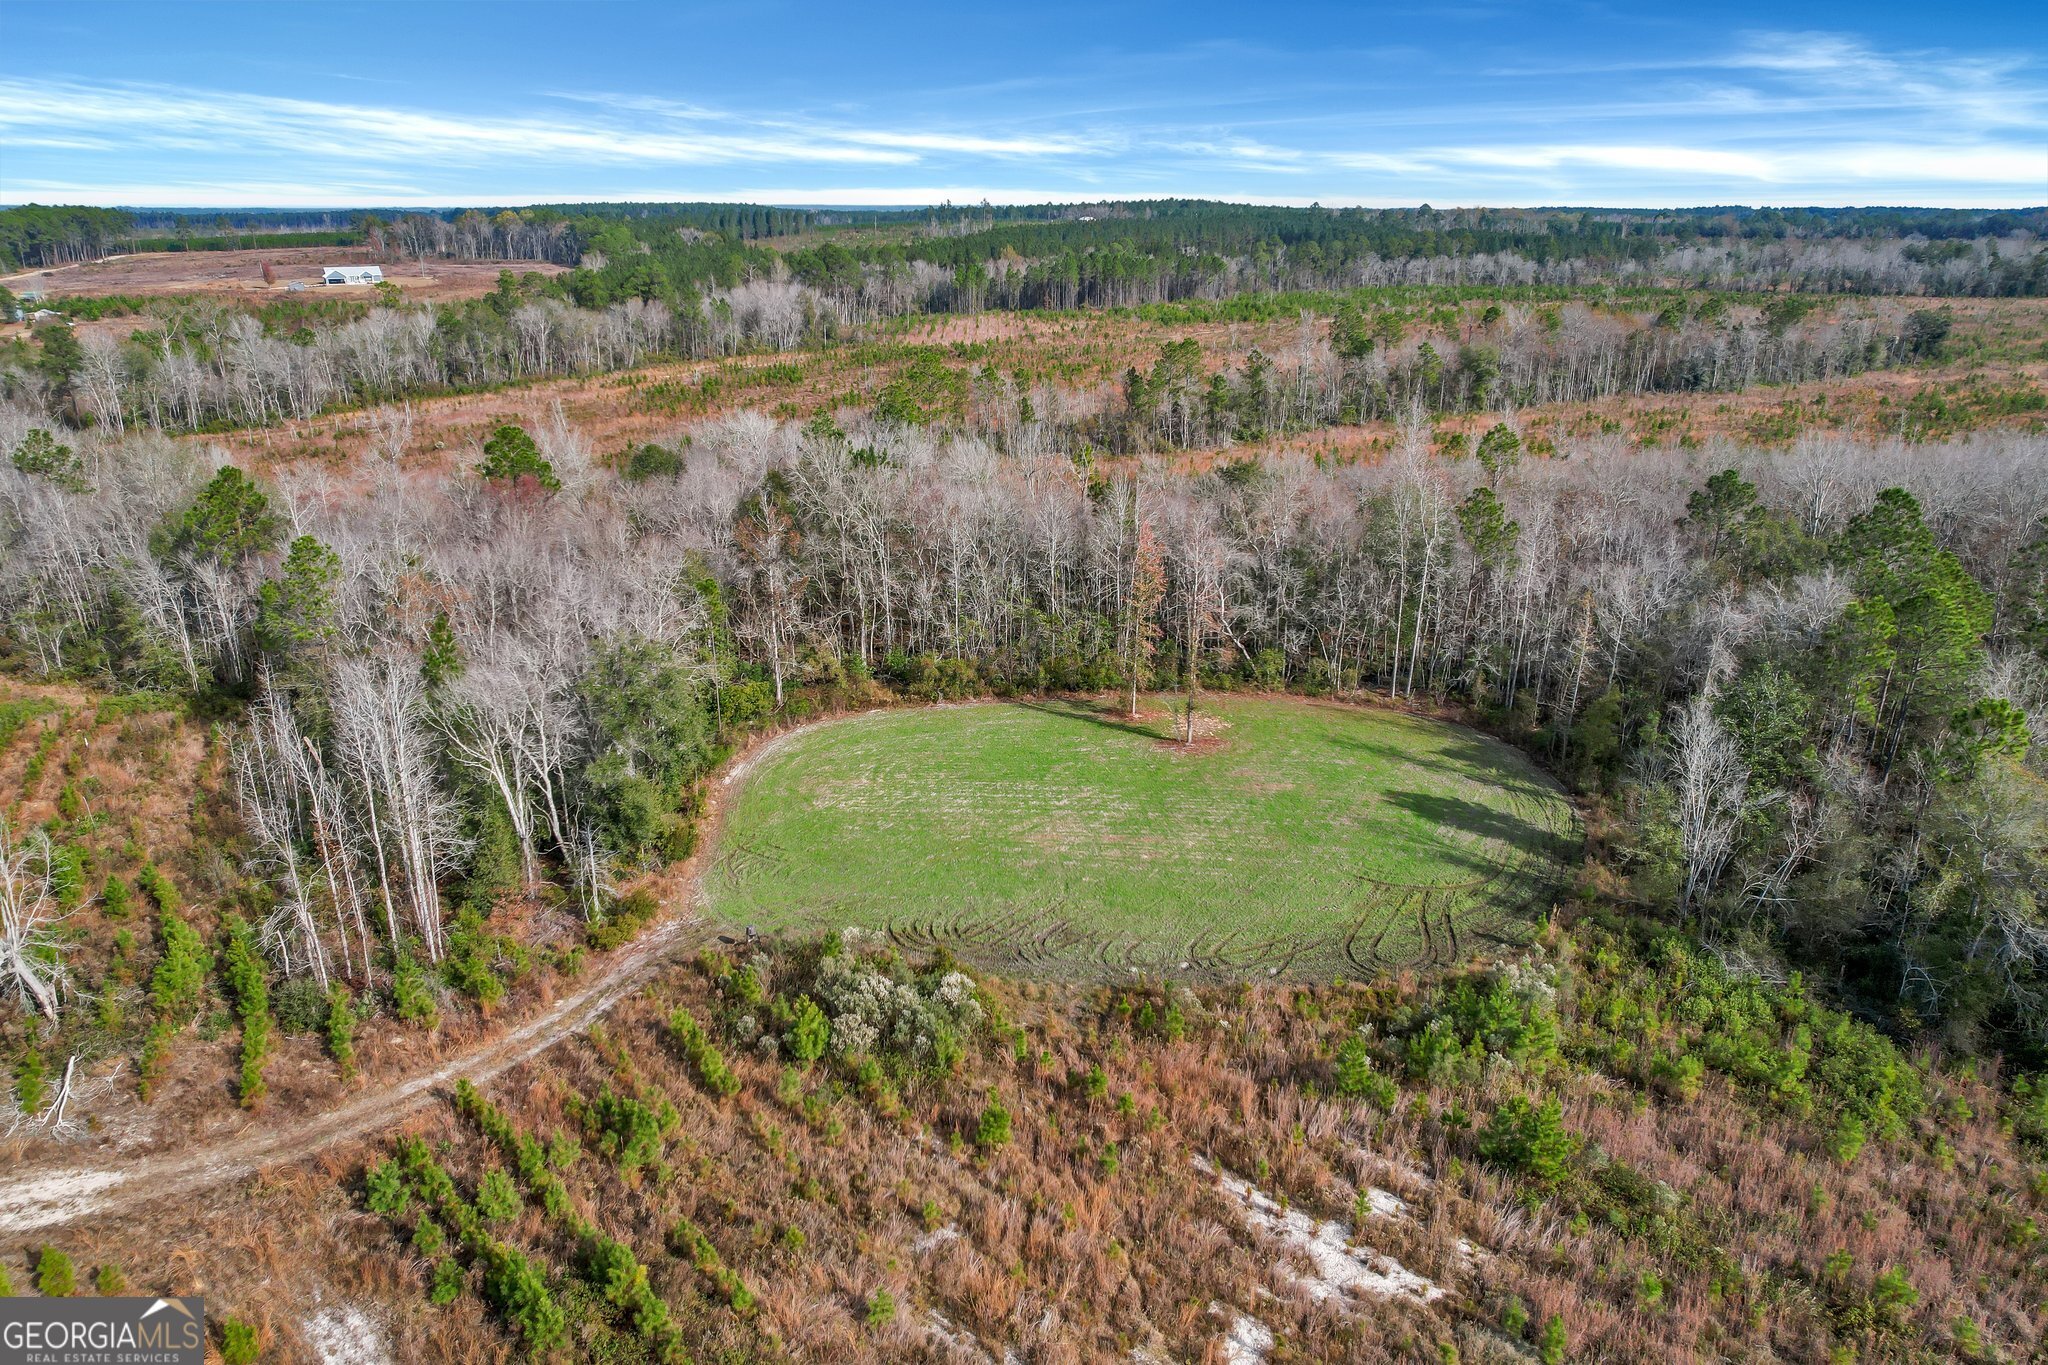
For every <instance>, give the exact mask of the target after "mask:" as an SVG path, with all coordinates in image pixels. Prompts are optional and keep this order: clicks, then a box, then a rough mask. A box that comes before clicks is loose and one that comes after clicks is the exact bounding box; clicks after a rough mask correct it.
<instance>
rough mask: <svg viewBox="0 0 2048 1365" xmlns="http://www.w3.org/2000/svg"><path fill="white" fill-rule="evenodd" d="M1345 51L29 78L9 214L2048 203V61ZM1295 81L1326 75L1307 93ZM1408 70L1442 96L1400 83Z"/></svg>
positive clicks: (4, 168)
mask: <svg viewBox="0 0 2048 1365" xmlns="http://www.w3.org/2000/svg"><path fill="white" fill-rule="evenodd" d="M1352 55H1354V56H1355V55H1356V54H1352ZM1338 56H1339V54H1335V53H1318V52H1299V53H1283V52H1277V51H1270V50H1265V49H1250V48H1242V47H1232V46H1228V45H1225V46H1223V47H1216V46H1213V45H1211V46H1203V45H1195V46H1194V47H1190V48H1185V49H1176V50H1174V51H1172V52H1169V53H1166V54H1143V53H1132V54H1105V53H1094V54H1092V55H1088V56H1086V57H1085V58H1077V59H1076V63H1075V64H1072V65H1070V67H1068V68H1058V69H1055V70H1053V71H1052V72H1050V73H1049V74H1048V75H1046V76H1044V77H1038V76H1034V77H1032V78H1030V79H1029V80H1022V81H1011V82H998V83H996V84H994V85H989V86H983V87H972V88H970V89H971V95H972V97H971V98H963V99H954V100H949V101H940V102H933V101H932V100H931V99H930V95H931V92H922V93H919V92H899V95H891V94H890V93H889V92H862V93H863V99H862V100H861V102H859V103H853V102H848V101H847V100H845V99H842V98H840V97H842V96H845V95H846V94H847V93H848V92H846V91H836V92H835V91H831V90H825V91H819V92H817V96H816V99H815V101H814V102H813V103H811V104H810V105H809V106H807V107H805V106H800V105H797V104H795V103H789V102H785V103H783V104H781V105H778V106H777V107H776V108H775V109H774V111H773V112H761V111H759V110H746V109H739V108H720V107H716V106H715V105H714V104H713V103H711V102H703V101H697V100H693V99H690V98H687V97H680V98H679V97H675V96H671V95H668V94H648V93H640V92H632V91H621V92H610V91H602V90H596V91H592V90H563V89H553V90H543V91H540V92H537V93H534V94H531V95H519V94H517V93H516V92H507V93H505V94H504V95H503V96H502V97H501V99H500V102H499V103H498V104H497V105H496V106H495V111H494V112H475V111H464V110H457V109H454V108H450V107H439V108H436V107H421V105H420V103H419V102H418V101H417V100H415V101H413V102H411V103H406V102H400V101H395V100H394V101H390V102H381V101H380V99H373V98H369V97H366V98H364V99H360V100H358V99H355V98H353V96H354V94H355V92H353V91H350V92H347V94H348V96H349V98H332V99H317V98H292V97H286V96H278V95H259V94H251V93H247V92H241V91H233V90H210V89H198V88H194V87H192V86H189V85H175V84H168V83H157V84H148V83H137V82H89V81H84V80H79V79H75V78H57V77H41V76H24V75H15V76H9V77H5V78H0V200H17V201H18V200H22V199H31V198H34V199H41V200H45V201H49V200H65V201H69V202H100V203H127V204H146V203H181V204H222V205H227V204H248V205H254V204H264V205H276V206H279V207H287V206H298V205H318V206H330V207H331V206H345V205H347V204H350V203H357V204H362V203H376V204H380V205H390V206H394V207H403V206H410V205H437V206H439V205H458V204H465V203H516V202H540V201H565V200H578V199H596V198H604V199H643V200H661V199H697V198H713V199H718V198H741V199H751V200H755V201H765V202H775V203H809V204H913V203H930V202H937V201H939V200H942V199H951V200H952V201H953V202H955V203H974V202H979V201H980V200H981V199H983V198H986V199H988V200H990V201H991V202H995V203H1035V202H1050V201H1075V200H1088V199H1093V198H1098V197H1132V196H1143V195H1145V194H1148V193H1149V194H1155V195H1161V196H1169V195H1202V196H1206V197H1214V198H1225V199H1231V198H1237V199H1246V200H1254V201H1259V202H1268V203H1278V202H1304V203H1306V202H1310V201H1319V202H1322V203H1324V204H1328V205H1336V204H1390V203H1415V202H1418V201H1420V200H1422V199H1424V198H1427V199H1429V200H1430V201H1431V202H1435V203H1557V202H1578V203H1594V202H1600V203H1612V204H1617V205H1624V204H1644V205H1654V204H1672V203H1702V202H1726V201H1729V200H1741V201H1744V202H1759V203H1763V202H1768V203H1816V204H1817V203H1857V202H1861V203H1870V202H1886V203H1938V202H1968V203H1973V204H1981V205H1986V206H1992V205H2000V204H2027V203H2042V202H2048V83H2044V81H2043V78H2042V74H2041V69H2042V66H2043V63H2042V61H2041V60H2040V59H2039V58H2038V56H2036V55H2034V54H2029V53H2024V52H2013V51H2006V52H1996V51H1994V52H1988V53H1975V54H1959V53H1955V52H1944V51H1906V50H1890V51H1888V50H1881V49H1879V48H1877V47H1874V46H1872V45H1871V44H1869V43H1868V42H1866V41H1864V40H1862V39H1860V38H1858V37H1855V36H1852V35H1844V34H1834V33H1812V32H1784V33H1750V34H1743V35H1737V36H1735V37H1733V38H1731V39H1729V40H1726V41H1725V42H1724V43H1721V44H1718V45H1714V46H1703V47H1702V48H1701V49H1700V50H1699V51H1697V52H1680V53H1678V54H1676V55H1672V56H1665V57H1659V58H1657V59H1654V60H1645V61H1621V62H1614V63H1610V64H1606V65H1597V64H1595V65H1588V66H1586V67H1584V68H1582V69H1580V70H1578V71H1576V72H1574V71H1568V70H1563V69H1561V68H1558V67H1543V68H1537V67H1531V68H1529V69H1527V70H1494V71H1489V72H1482V73H1481V74H1480V75H1479V77H1478V78H1476V79H1463V77H1465V76H1466V75H1468V74H1469V73H1466V72H1460V73H1458V74H1459V76H1460V77H1461V79H1459V80H1456V81H1433V79H1432V77H1431V76H1430V73H1429V72H1428V70H1426V69H1425V68H1426V54H1424V53H1421V52H1416V53H1394V54H1388V53H1376V54H1370V55H1369V59H1368V58H1364V57H1361V58H1360V59H1359V62H1358V63H1357V64H1355V69H1358V70H1363V71H1365V72H1366V73H1367V75H1366V76H1364V77H1360V78H1359V80H1358V81H1356V82H1351V83H1347V81H1349V77H1348V76H1342V75H1340V74H1339V73H1343V72H1348V71H1350V70H1352V69H1354V67H1347V66H1346V65H1345V63H1344V62H1342V61H1340V60H1338ZM1289 62H1293V63H1295V64H1296V70H1297V72H1298V73H1299V74H1302V75H1304V76H1306V77H1309V78H1310V79H1306V80H1303V81H1299V82H1295V83H1293V84H1292V85H1290V84H1289V76H1290V71H1289V70H1288V63H1289ZM1205 63H1206V64H1207V65H1204V64H1205ZM1248 69H1249V74H1247V71H1248ZM1384 71H1396V72H1397V76H1396V79H1397V80H1400V81H1406V82H1407V84H1406V85H1403V86H1400V88H1401V89H1412V90H1416V91H1420V92H1422V93H1419V94H1415V95H1414V96H1413V97H1407V96H1399V95H1389V94H1388V93H1387V91H1386V90H1383V89H1377V88H1375V87H1373V86H1372V83H1371V81H1372V78H1373V77H1374V74H1375V73H1379V72H1384ZM1147 72H1149V73H1151V75H1152V76H1156V77H1158V80H1157V81H1154V83H1153V84H1152V85H1151V86H1147V85H1145V84H1144V83H1143V81H1141V80H1140V79H1139V77H1140V75H1142V74H1143V73H1147ZM1112 75H1121V76H1123V77H1125V79H1121V80H1118V79H1110V78H1109V77H1110V76H1112ZM1161 82H1163V84H1162V83H1161ZM1311 86H1313V88H1314V91H1315V94H1314V98H1312V99H1311V98H1303V97H1302V96H1303V93H1304V92H1305V91H1307V90H1309V89H1310V88H1311ZM1027 91H1028V92H1029V93H1030V98H1028V99H1022V100H1019V101H1017V102H1016V107H1015V109H1014V110H1013V111H1010V112H1006V111H1005V110H1003V109H1002V108H1001V107H1000V105H1001V103H1002V100H1001V98H1000V97H1001V96H1002V95H1004V94H1010V93H1015V94H1023V93H1026V92H1027ZM1290 91H1291V95H1290V94H1289V93H1288V92H1290ZM514 100H517V101H518V102H517V103H513V102H512V101H514ZM913 109H914V110H918V111H920V112H918V113H916V114H913V113H911V112H909V111H910V110H913ZM934 109H935V110H936V111H937V112H935V113H934V112H925V111H929V110H934ZM508 111H510V112H508Z"/></svg>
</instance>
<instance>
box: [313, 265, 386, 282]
mask: <svg viewBox="0 0 2048 1365" xmlns="http://www.w3.org/2000/svg"><path fill="white" fill-rule="evenodd" d="M383 282H384V267H382V266H380V265H330V266H328V267H326V268H325V269H323V270H322V271H321V272H320V283H322V284H382V283H383Z"/></svg>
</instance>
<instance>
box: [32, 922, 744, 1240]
mask: <svg viewBox="0 0 2048 1365" xmlns="http://www.w3.org/2000/svg"><path fill="white" fill-rule="evenodd" d="M710 936H711V931H710V929H709V928H708V927H707V926H706V925H705V923H704V921H702V920H701V919H698V918H696V917H695V916H694V915H691V914H687V913H686V914H683V915H681V916H679V917H678V918H674V919H669V920H664V921H663V922H662V923H660V924H659V925H657V926H655V928H654V929H652V930H651V931H649V932H648V934H647V935H646V937H644V938H642V939H640V940H639V941H638V942H636V943H633V944H632V945H630V946H628V947H626V948H624V949H622V950H620V951H619V952H617V953H614V954H612V955H611V956H610V958H609V959H607V960H605V962H604V966H603V970H602V971H601V972H598V973H597V974H596V975H595V976H594V978H593V979H592V980H591V981H590V982H589V983H588V984H586V985H584V986H583V988H582V989H580V990H578V991H575V992H573V993H571V994H569V995H565V996H563V997H562V998H561V999H560V1000H557V1001H556V1002H555V1003H554V1004H553V1005H552V1006H550V1007H549V1008H548V1009H547V1010H546V1011H545V1012H544V1013H542V1014H539V1015H536V1016H535V1017H534V1018H532V1019H529V1020H527V1021H526V1022H525V1023H523V1024H520V1025H519V1026H517V1027H516V1028H514V1029H512V1030H511V1031H510V1032H508V1033H506V1034H504V1035H503V1036H502V1037H498V1038H494V1039H492V1040H491V1041H489V1042H487V1043H485V1044H483V1045H481V1046H479V1047H476V1048H472V1049H471V1050H469V1051H468V1052H465V1053H463V1054H461V1055H460V1056H456V1057H452V1058H450V1059H448V1060H447V1061H446V1062H444V1063H442V1064H441V1065H440V1066H438V1067H436V1068H434V1069H433V1070H432V1071H429V1072H424V1073H422V1074H420V1075H417V1076H411V1077H408V1078H406V1079H405V1080H403V1081H401V1082H399V1083H397V1084H395V1085H392V1086H388V1087H386V1088H383V1089H380V1090H374V1091H371V1092H369V1093H367V1094H364V1095H361V1096H359V1097H357V1098H356V1099H353V1100H351V1101H349V1102H348V1103H347V1104H344V1105H342V1106H340V1107H339V1108H336V1109H330V1110H328V1111H327V1112H325V1113H322V1114H318V1115H315V1116H314V1117H312V1118H311V1119H308V1120H307V1121H305V1122H304V1123H301V1124H297V1125H294V1126H292V1127H288V1128H266V1127H258V1128H253V1129H251V1130H250V1131H248V1132H246V1133H242V1134H238V1135H237V1136H235V1137H233V1138H231V1139H229V1140H228V1141H225V1142H220V1143H214V1144H210V1145H207V1146H205V1147H202V1148H199V1149H197V1150H193V1151H189V1152H186V1153H183V1154H176V1153H171V1154H162V1153H159V1154H154V1155H150V1156H146V1157H136V1158H131V1159H128V1160H124V1161H113V1162H108V1163H105V1164H102V1165H83V1166H69V1167H59V1168H55V1169H46V1170H37V1171H32V1172H29V1173H27V1174H24V1175H20V1176H14V1177H10V1178H5V1179H0V1235H4V1234H8V1233H22V1232H31V1231H34V1230H36V1229H38V1228H49V1227H61V1226H64V1225H66V1224H71V1223H78V1222H81V1221H83V1220H85V1219H88V1218H103V1217H107V1216H110V1215H113V1214H117V1213H125V1212H127V1211H129V1210H131V1209H134V1208H138V1207H140V1206H142V1205H144V1204H148V1203H152V1202H154V1201H157V1200H161V1199H170V1198H174V1197H176V1196H178V1195H184V1194H191V1193H194V1192H195V1191H200V1190H206V1189H210V1188H213V1187H215V1186H218V1185H220V1184H222V1183H223V1182H225V1181H229V1180H234V1179H237V1178H238V1177H241V1176H245V1175H247V1174H249V1173H250V1172H252V1171H256V1170H260V1169H262V1168H264V1167H266V1166H275V1165H279V1164H282V1163H286V1162H293V1161H299V1160H303V1159H304V1158H306V1157H308V1156H310V1155H312V1154H313V1153H315V1152H317V1151H319V1150H320V1149H321V1148H323V1147H327V1146H331V1145H332V1144H334V1143H336V1142H341V1141H345V1140H347V1139H350V1138H355V1137H360V1136H361V1135H363V1134H365V1133H369V1132H376V1131H381V1130H383V1129H385V1128H389V1127H390V1126H392V1125H393V1124H394V1123H396V1122H397V1121H398V1120H399V1119H400V1118H402V1117H404V1116H405V1115H406V1114H407V1113H408V1112H410V1111H411V1110H413V1109H415V1108H418V1107H419V1106H421V1105H424V1104H426V1103H427V1102H429V1101H430V1100H432V1099H433V1098H434V1096H435V1095H436V1093H437V1092H439V1091H440V1090H441V1089H443V1088H444V1087H448V1086H452V1085H453V1084H454V1083H455V1081H456V1080H458V1079H461V1078H468V1079H470V1080H474V1081H483V1080H487V1079H489V1078H490V1077H492V1076H495V1075H497V1074H498V1073H500V1072H502V1071H505V1070H508V1069H509V1068H511V1067H514V1066H517V1065H518V1064H519V1063H520V1062H523V1061H525V1060H526V1059H528V1058H529V1057H532V1056H535V1055H536V1054H538V1053H541V1052H545V1051H546V1050H547V1049H548V1048H550V1047H552V1046H554V1045H555V1044H556V1043H558V1042H560V1041H562V1040H563V1039H564V1038H567V1037H570V1036H571V1035H573V1034H576V1033H578V1032H580V1031H581V1030H582V1029H583V1028H585V1027H586V1026H587V1025H588V1024H589V1023H590V1021H591V1020H593V1019H596V1018H597V1017H598V1016H600V1015H602V1014H604V1013H605V1012H606V1011H607V1010H609V1009H610V1008H611V1007H612V1006H613V1005H615V1004H617V1003H618V1002H619V1001H620V1000H622V999H624V998H625V997H626V996H627V995H630V994H631V993H632V992H633V991H635V990H636V989H638V988H639V987H640V986H642V985H644V984H646V982H648V981H649V980H650V979H652V978H653V977H654V975H655V974H656V973H657V972H658V971H660V970H661V968H662V967H663V966H665V965H666V964H667V963H669V962H670V961H673V960H674V959H675V958H676V957H677V956H679V955H681V954H683V953H685V952H687V951H689V950H691V949H694V948H696V947H698V946H700V945H701V944H702V943H704V942H705V941H706V940H707V939H708V938H709V937H710Z"/></svg>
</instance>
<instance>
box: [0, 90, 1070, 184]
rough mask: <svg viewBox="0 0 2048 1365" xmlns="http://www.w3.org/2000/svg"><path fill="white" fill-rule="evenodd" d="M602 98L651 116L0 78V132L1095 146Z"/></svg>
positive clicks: (537, 154) (382, 149) (888, 149)
mask: <svg viewBox="0 0 2048 1365" xmlns="http://www.w3.org/2000/svg"><path fill="white" fill-rule="evenodd" d="M586 98H587V97H586ZM592 102H594V101H592ZM605 103H606V104H607V105H608V107H611V108H613V109H618V110H627V109H635V108H637V109H639V110H641V111H642V112H643V113H652V114H658V115H659V118H658V119H657V120H656V121H655V122H654V123H653V124H652V125H651V126H650V125H649V124H648V123H645V122H643V123H641V124H639V125H634V124H630V123H626V122H623V121H619V120H610V121H602V122H599V121H593V120H590V119H588V118H584V117H577V116H573V115H570V114H568V113H566V112H565V113H564V114H563V115H562V116H560V117H552V118H539V117H527V118H500V117H483V116H474V115H452V114H441V113H431V112H425V111H420V110H414V109H402V108H394V107H387V106H378V105H366V104H337V103H331V102H322V101H314V100H297V99H285V98H278V97H274V96H259V95H241V94H233V93H228V92H220V91H200V90H191V89H186V88H181V87H175V86H151V85H108V86H93V85H86V84H83V83H75V82H52V81H43V80H35V79H29V78H20V77H16V78H8V79H0V137H5V138H6V139H7V141H9V142H10V143H14V144H16V145H28V144H29V143H30V142H31V141H33V140H38V139H48V138H51V137H56V136H60V135H61V136H68V137H73V138H75V137H78V136H81V135H86V134H98V135H101V136H102V137H103V138H108V139H119V140H120V141H121V142H122V143H123V144H125V145H127V146H131V147H158V148H165V149H172V150H179V151H195V150H205V149H217V148H219V146H220V145H221V142H222V140H223V139H233V140H234V141H235V142H236V143H238V144H239V145H241V146H242V147H244V148H252V149H253V148H261V149H267V150H272V151H284V152H296V153H304V154H308V155H317V156H321V157H327V158H334V159H339V160H344V161H356V162H399V161H408V162H409V161H418V160H427V161H437V162H443V163H450V164H466V165H491V164H497V163H502V162H507V161H512V162H519V161H528V162H531V161H567V162H575V163H593V162H594V163H626V162H644V163H661V164H670V165H726V164H733V163H743V162H757V163H758V162H820V163H854V164H870V165H912V164H915V163H916V162H917V161H919V160H920V159H921V157H922V154H923V153H927V152H945V153H958V154H969V155H984V156H1001V157H1041V156H1080V155H1087V154H1089V153H1091V152H1093V151H1095V150H1097V144H1096V143H1094V142H1091V141H1090V140H1089V139H1087V138H1083V137H1079V136H1041V137H1005V136H993V135H983V134H978V133H951V132H943V131H930V130H924V129H908V130H897V129H887V128H842V127H833V126H828V125H822V124H799V123H793V122H788V121H774V120H743V119H740V118H738V117H737V116H735V115H730V114H720V113H716V112H714V111H708V110H699V109H693V108H688V107H686V106H679V105H675V104H673V103H672V102H669V101H653V100H632V99H627V98H620V99H613V100H608V101H606V102H605ZM703 125H712V126H703Z"/></svg>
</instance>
